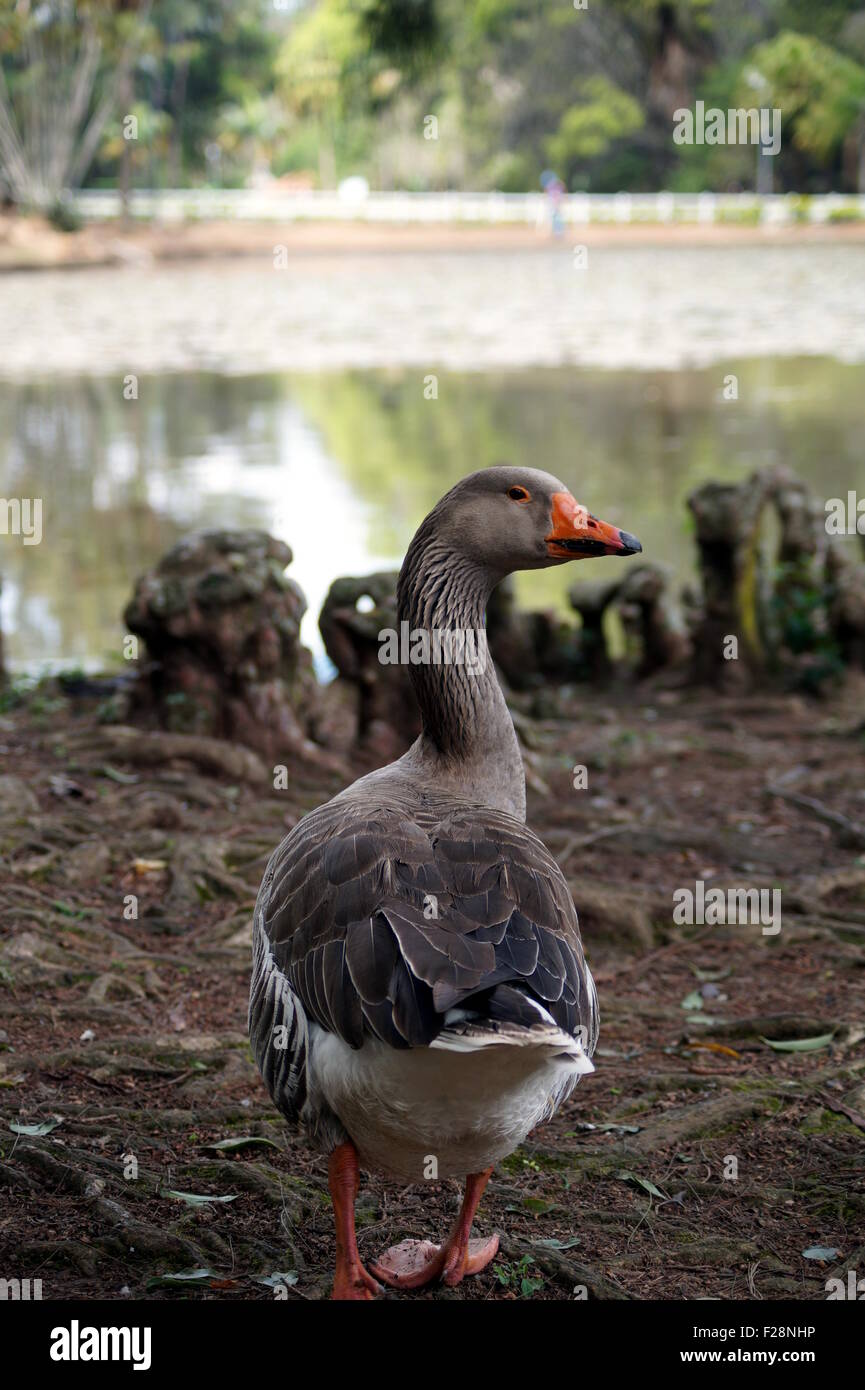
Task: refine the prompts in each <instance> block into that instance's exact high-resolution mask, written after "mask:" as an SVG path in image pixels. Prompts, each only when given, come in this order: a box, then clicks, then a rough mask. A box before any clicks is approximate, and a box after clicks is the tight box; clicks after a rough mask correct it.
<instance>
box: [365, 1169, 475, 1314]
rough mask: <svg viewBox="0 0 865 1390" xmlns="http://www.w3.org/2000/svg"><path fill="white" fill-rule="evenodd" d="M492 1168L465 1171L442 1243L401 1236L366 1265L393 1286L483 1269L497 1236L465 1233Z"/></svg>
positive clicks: (453, 1278) (452, 1278) (455, 1279)
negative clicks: (457, 1205)
mask: <svg viewBox="0 0 865 1390" xmlns="http://www.w3.org/2000/svg"><path fill="white" fill-rule="evenodd" d="M492 1171H493V1170H492V1168H487V1169H486V1171H485V1172H483V1173H471V1174H469V1176H468V1178H467V1179H466V1191H465V1196H464V1197H463V1203H462V1206H461V1207H460V1213H459V1216H458V1217H457V1219H456V1221H455V1223H454V1226H453V1229H452V1231H451V1233H450V1235H449V1236H448V1238H447V1240H446V1241H445V1243H444V1245H433V1244H432V1243H431V1242H430V1241H428V1240H403V1241H400V1243H399V1245H394V1246H392V1247H391V1249H390V1250H386V1251H385V1253H384V1254H383V1255H382V1257H381V1259H380V1260H376V1261H375V1262H374V1263H373V1264H371V1265H370V1269H372V1270H373V1272H374V1273H375V1274H376V1275H377V1276H378V1278H379V1279H381V1280H382V1281H383V1282H384V1283H385V1284H390V1285H391V1287H392V1288H395V1289H418V1288H421V1287H422V1286H423V1285H424V1284H430V1283H432V1281H433V1279H441V1280H442V1281H443V1282H444V1283H445V1284H459V1283H461V1282H462V1280H463V1278H464V1277H465V1275H467V1274H478V1273H480V1271H481V1270H482V1269H485V1268H486V1266H487V1265H488V1264H489V1262H490V1260H492V1259H493V1258H494V1257H495V1254H496V1251H497V1250H498V1248H499V1238H498V1236H491V1237H490V1238H489V1240H470V1239H469V1236H470V1234H471V1229H472V1222H473V1220H474V1218H475V1212H476V1211H477V1209H478V1204H479V1202H480V1200H481V1197H482V1196H483V1192H484V1188H485V1187H486V1185H487V1183H488V1182H489V1178H490V1173H491V1172H492Z"/></svg>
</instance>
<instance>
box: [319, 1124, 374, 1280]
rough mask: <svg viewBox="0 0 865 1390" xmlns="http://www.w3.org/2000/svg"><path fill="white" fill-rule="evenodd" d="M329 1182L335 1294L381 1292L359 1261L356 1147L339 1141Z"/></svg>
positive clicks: (328, 1175) (329, 1167) (332, 1159)
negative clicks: (334, 1256)
mask: <svg viewBox="0 0 865 1390" xmlns="http://www.w3.org/2000/svg"><path fill="white" fill-rule="evenodd" d="M327 1177H328V1186H329V1188H330V1195H331V1199H332V1201H333V1216H334V1221H335V1222H336V1275H335V1277H334V1281H333V1294H332V1295H331V1297H332V1298H335V1299H367V1298H373V1297H374V1296H375V1294H377V1293H381V1286H380V1285H379V1284H377V1283H376V1282H375V1280H374V1279H373V1278H372V1276H371V1275H369V1274H367V1272H366V1270H365V1269H364V1267H363V1265H362V1264H361V1262H360V1255H359V1254H358V1249H357V1238H356V1236H355V1231H354V1203H355V1199H356V1197H357V1189H358V1185H359V1178H358V1164H357V1149H356V1148H355V1147H354V1144H352V1143H351V1142H348V1143H346V1144H338V1145H337V1146H336V1148H335V1149H334V1150H333V1152H332V1154H331V1155H330V1160H329V1162H328V1171H327Z"/></svg>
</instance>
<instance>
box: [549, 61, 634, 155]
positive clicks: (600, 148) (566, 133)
mask: <svg viewBox="0 0 865 1390" xmlns="http://www.w3.org/2000/svg"><path fill="white" fill-rule="evenodd" d="M580 98H581V99H580V101H579V103H578V104H577V105H575V106H571V107H569V108H568V110H567V111H566V112H565V113H564V115H563V116H562V119H561V121H560V122H559V128H558V130H557V131H556V133H555V135H553V136H551V137H550V139H549V140H548V141H547V146H546V147H547V153H548V155H549V157H550V159H551V160H552V162H553V164H555V165H557V166H561V167H562V168H563V169H571V168H572V167H573V165H575V164H576V163H578V162H579V161H581V160H585V159H595V158H597V157H598V156H599V155H603V154H606V152H607V150H608V149H609V147H610V145H611V144H612V143H613V141H614V140H620V139H623V138H624V137H625V136H627V135H632V134H633V133H634V131H637V130H639V129H640V128H641V126H642V125H643V123H644V120H645V117H644V115H643V112H642V110H641V109H640V106H639V103H638V102H636V101H635V100H634V98H633V97H631V96H628V94H627V92H623V91H622V89H621V88H620V87H617V86H616V85H615V83H613V82H610V81H609V80H608V79H607V78H606V77H590V78H588V80H587V81H586V82H584V83H583V85H582V88H581V91H580Z"/></svg>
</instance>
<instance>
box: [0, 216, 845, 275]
mask: <svg viewBox="0 0 865 1390" xmlns="http://www.w3.org/2000/svg"><path fill="white" fill-rule="evenodd" d="M566 238H567V239H568V241H569V242H572V241H574V240H578V241H579V242H580V243H581V244H582V245H586V246H726V245H734V246H741V245H747V244H758V245H759V244H766V243H767V242H768V243H771V244H772V245H776V244H779V245H816V244H827V243H832V244H840V243H850V242H857V243H860V244H861V243H862V242H863V241H865V222H848V223H843V222H842V223H826V224H824V225H820V224H817V223H814V224H807V223H802V224H798V223H793V224H790V225H789V226H779V227H768V228H761V227H751V226H747V225H745V226H742V225H736V224H729V223H727V224H724V223H719V224H717V225H714V224H710V223H706V224H702V225H697V224H686V223H680V224H675V225H673V224H660V223H644V224H640V223H634V224H622V225H611V224H602V223H595V224H592V225H589V226H574V227H570V228H569V229H568V231H567V233H566ZM276 245H280V246H285V247H286V250H287V253H288V255H289V256H290V257H295V256H304V257H306V256H309V255H311V254H314V255H337V256H340V255H346V254H348V253H360V254H362V253H365V252H383V251H384V252H387V253H388V254H392V253H398V252H400V251H406V252H418V251H424V252H426V251H466V250H475V251H510V250H532V249H537V250H544V249H546V248H547V247H549V245H550V236H549V233H548V232H547V231H545V230H544V229H540V230H539V229H537V228H535V227H532V226H527V225H522V224H514V225H509V226H508V225H506V226H502V225H498V226H494V225H487V224H480V225H475V224H452V225H444V226H435V225H402V224H398V223H387V224H381V223H368V222H300V221H298V222H288V223H280V222H252V221H245V220H244V221H233V222H232V221H228V222H226V221H218V220H215V221H203V220H202V221H191V222H181V223H165V222H159V221H152V222H133V223H129V224H128V225H124V224H123V223H121V222H115V221H107V222H94V223H87V224H85V225H84V226H82V227H81V228H80V229H79V230H78V231H73V232H63V231H59V230H58V229H57V228H55V227H53V226H52V225H51V224H50V223H49V222H47V221H46V220H45V219H44V218H41V217H21V216H17V215H16V214H14V213H10V212H5V213H4V212H2V211H0V272H2V271H4V270H53V269H74V268H76V267H83V266H100V265H101V266H105V265H131V266H146V265H148V264H150V263H151V262H154V261H186V260H204V259H209V258H214V257H216V258H227V257H231V256H259V257H266V258H268V259H270V258H272V256H273V248H274V246H276Z"/></svg>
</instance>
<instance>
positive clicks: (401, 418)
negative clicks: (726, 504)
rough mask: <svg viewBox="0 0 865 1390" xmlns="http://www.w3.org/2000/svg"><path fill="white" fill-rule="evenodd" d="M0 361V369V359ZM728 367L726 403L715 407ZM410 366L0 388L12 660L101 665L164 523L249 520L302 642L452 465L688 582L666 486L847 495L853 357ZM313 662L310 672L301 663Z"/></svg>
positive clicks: (537, 590)
mask: <svg viewBox="0 0 865 1390" xmlns="http://www.w3.org/2000/svg"><path fill="white" fill-rule="evenodd" d="M0 368H2V362H0ZM730 375H734V376H735V377H736V378H737V382H738V399H737V400H726V399H725V398H724V381H725V378H726V377H729V376H730ZM437 380H438V396H437V399H432V400H431V399H426V398H425V395H424V388H423V376H422V375H420V374H419V373H418V371H417V370H414V369H409V368H403V369H401V370H374V371H370V370H335V371H317V372H306V373H280V374H275V373H267V374H253V375H242V374H224V373H217V372H212V373H200V372H190V371H179V372H175V373H157V374H154V375H150V376H147V375H142V376H140V377H139V382H138V399H137V400H133V401H127V400H124V399H123V391H122V381H121V378H120V377H119V376H118V375H117V374H116V373H115V374H113V375H108V376H102V375H100V376H93V375H76V374H74V373H72V372H70V371H65V372H63V373H60V372H56V373H55V372H52V373H51V374H50V375H49V376H45V375H42V376H41V377H40V378H38V379H30V380H27V379H24V380H22V379H15V378H14V376H13V377H12V378H10V377H9V376H8V374H7V379H5V380H2V379H0V479H2V485H0V495H2V496H3V497H23V498H41V499H42V500H43V521H42V529H43V538H42V541H41V544H39V545H31V546H26V545H24V544H23V543H22V540H21V538H20V537H15V536H10V535H0V575H2V581H3V592H2V596H0V627H2V630H3V632H4V633H5V636H6V644H7V659H8V662H9V665H10V666H11V667H12V668H13V669H18V670H29V671H39V670H43V669H48V668H54V669H56V668H57V667H64V666H72V665H77V666H83V667H86V668H91V669H92V668H98V667H102V666H105V665H116V664H117V663H118V661H119V659H120V649H121V639H122V635H123V631H124V629H123V625H122V620H121V614H122V611H123V607H124V605H125V603H126V601H127V600H128V598H129V596H130V593H131V590H132V585H133V582H134V579H135V577H136V576H137V575H138V574H139V573H141V572H142V571H143V570H144V569H145V568H146V567H147V566H149V565H151V564H153V563H154V562H155V560H156V559H157V558H158V557H159V556H160V555H161V554H162V552H163V551H164V550H165V549H166V548H167V547H168V546H169V545H170V544H171V543H172V542H173V541H174V540H175V539H176V538H177V537H178V536H179V535H180V534H182V533H183V532H184V531H187V530H189V529H192V528H196V527H201V526H257V527H264V528H266V529H267V530H269V531H271V532H273V533H274V534H276V535H278V536H279V537H281V538H283V539H284V540H286V541H287V542H288V543H289V545H290V546H291V547H292V549H293V551H294V562H293V564H292V567H291V570H290V573H291V574H292V575H293V576H294V577H295V579H296V580H297V581H298V582H299V583H300V585H301V587H302V588H303V590H304V592H305V593H306V595H307V598H308V601H309V605H310V611H309V613H308V614H307V617H306V619H305V626H304V640H305V641H306V642H307V643H308V645H310V646H311V647H313V649H314V650H315V651H316V653H317V656H318V658H319V660H320V659H321V645H320V641H319V639H318V633H317V628H316V619H317V615H318V611H319V609H320V606H321V602H322V600H323V598H324V595H325V593H326V591H327V588H328V586H329V584H330V583H331V581H332V580H333V579H334V578H335V577H337V576H338V575H343V574H364V573H368V572H370V571H372V570H374V569H376V568H384V567H391V566H397V565H398V564H399V561H400V559H401V557H402V554H403V552H404V550H405V547H406V544H407V542H408V541H409V539H410V537H411V535H412V533H413V531H414V528H415V527H416V525H417V523H418V522H419V521H420V519H421V518H422V516H423V515H424V514H425V512H426V511H427V510H428V509H429V508H430V506H431V505H432V504H433V503H434V502H435V501H436V499H437V498H438V497H439V496H440V495H441V494H442V493H443V492H444V491H445V490H446V489H447V487H448V486H450V485H451V484H452V483H453V482H455V481H456V480H457V479H458V478H459V477H461V476H462V475H463V474H465V473H467V472H469V471H471V470H472V469H474V468H479V467H482V466H484V465H487V464H491V463H495V462H501V461H510V462H513V463H525V464H529V465H532V466H537V467H543V468H546V469H548V470H549V471H550V472H552V473H554V474H557V475H558V476H559V477H561V478H562V479H563V480H564V481H565V482H566V483H567V484H568V485H569V486H570V487H571V489H572V491H573V492H574V494H575V496H576V497H577V498H579V499H580V500H581V501H583V502H585V503H586V505H587V506H589V508H590V509H591V510H593V511H595V512H596V513H597V514H598V515H599V516H601V517H603V518H604V519H605V520H608V521H611V522H613V523H615V524H617V525H621V526H623V527H625V528H626V529H627V530H629V531H632V532H634V533H636V535H638V536H639V537H640V539H641V541H642V542H643V547H644V552H645V556H646V558H647V559H650V560H656V561H662V562H664V563H666V564H668V565H669V566H670V567H671V569H672V570H673V571H674V572H675V574H676V575H677V576H678V577H679V578H681V579H684V578H686V577H688V576H689V575H691V574H692V573H693V564H694V546H693V540H692V536H691V530H690V524H689V513H688V512H687V510H686V507H685V500H686V497H687V495H688V493H689V492H690V491H691V490H692V489H693V488H694V487H696V486H697V485H698V484H700V483H701V482H703V481H705V480H707V479H719V480H736V479H740V478H743V477H745V476H747V475H748V474H749V473H750V472H751V471H753V470H754V469H755V468H759V467H761V466H763V465H766V464H771V463H785V464H787V465H788V466H790V467H791V468H793V469H794V470H795V471H796V472H797V473H798V474H799V475H800V476H801V477H802V478H804V479H805V480H806V481H807V482H809V483H810V484H811V486H812V487H813V488H814V490H815V491H816V492H817V493H818V494H819V495H820V496H821V497H823V498H825V497H831V496H845V495H846V492H847V489H848V488H859V489H860V491H861V489H862V486H863V481H865V480H863V468H862V452H863V401H865V365H863V364H862V363H861V362H848V363H842V362H840V361H838V360H836V359H835V358H831V357H807V358H803V357H785V356H780V355H772V356H767V357H758V358H748V359H745V360H741V361H740V360H736V359H735V358H733V359H728V360H725V361H718V362H716V363H715V364H714V365H712V366H708V367H702V368H699V369H698V368H684V367H680V368H678V369H674V370H660V369H649V370H642V371H636V370H599V369H591V368H585V367H584V368H577V367H548V368H543V369H539V368H532V369H525V370H520V369H511V370H502V369H498V370H494V369H486V370H481V371H474V372H471V373H463V372H451V371H446V370H441V369H440V370H438V372H437ZM617 563H618V562H617V561H614V560H612V559H607V560H594V561H585V562H582V563H581V567H580V570H579V572H577V571H576V570H575V569H574V567H572V566H570V567H567V568H566V569H560V570H555V571H549V572H546V573H544V572H541V573H537V574H533V575H524V576H522V577H521V580H520V586H519V592H520V598H521V601H522V602H523V603H525V604H531V605H535V606H546V605H551V604H555V605H564V603H565V598H564V595H565V591H566V588H567V586H568V584H569V583H570V582H573V580H574V579H575V578H576V577H577V573H579V577H580V578H581V579H582V578H588V577H595V578H597V577H599V576H601V575H604V574H607V573H609V568H608V567H609V566H612V565H614V564H617ZM322 669H323V667H322Z"/></svg>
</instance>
